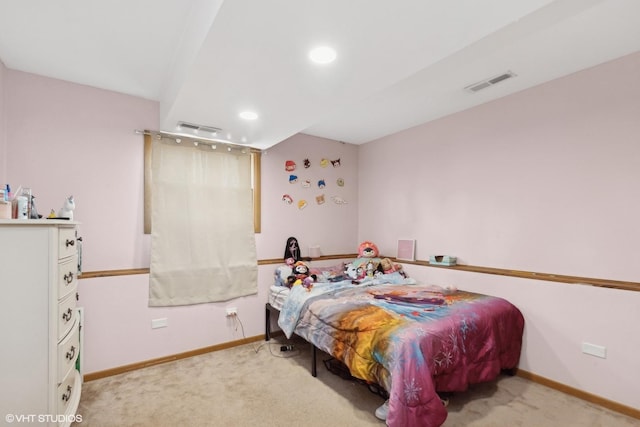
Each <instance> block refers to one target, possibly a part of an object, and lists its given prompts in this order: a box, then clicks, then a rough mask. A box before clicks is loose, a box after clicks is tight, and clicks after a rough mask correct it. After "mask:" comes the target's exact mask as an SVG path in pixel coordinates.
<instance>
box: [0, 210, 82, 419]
mask: <svg viewBox="0 0 640 427" xmlns="http://www.w3.org/2000/svg"><path fill="white" fill-rule="evenodd" d="M77 224H78V223H76V222H73V221H65V220H46V219H42V220H0V295H1V296H0V342H1V343H2V344H1V345H0V416H1V417H2V418H0V419H2V421H0V424H7V425H9V424H20V425H24V424H26V425H40V426H42V425H48V426H67V425H69V424H70V423H71V422H72V421H74V419H75V413H76V410H77V408H78V404H79V402H80V391H81V389H82V377H81V375H80V372H79V370H78V368H77V366H78V365H79V363H78V358H79V355H80V315H79V311H78V309H77V307H76V304H77V287H78V240H77V231H76V226H77Z"/></svg>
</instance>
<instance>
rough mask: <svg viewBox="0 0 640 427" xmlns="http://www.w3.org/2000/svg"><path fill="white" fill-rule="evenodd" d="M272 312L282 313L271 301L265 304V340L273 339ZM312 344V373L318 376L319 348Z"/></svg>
mask: <svg viewBox="0 0 640 427" xmlns="http://www.w3.org/2000/svg"><path fill="white" fill-rule="evenodd" d="M271 313H275V314H278V315H279V314H280V311H279V310H278V309H277V308H275V307H274V306H272V305H271V304H269V303H266V304H265V322H264V340H265V341H269V340H270V339H271ZM309 345H310V346H311V375H312V376H314V377H317V376H318V368H317V359H318V354H317V348H316V346H315V345H313V344H311V343H309Z"/></svg>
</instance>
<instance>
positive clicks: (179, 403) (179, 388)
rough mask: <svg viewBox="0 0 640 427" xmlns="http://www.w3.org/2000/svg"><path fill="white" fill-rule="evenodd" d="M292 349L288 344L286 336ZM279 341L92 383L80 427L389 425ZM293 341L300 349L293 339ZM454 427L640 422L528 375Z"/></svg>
mask: <svg viewBox="0 0 640 427" xmlns="http://www.w3.org/2000/svg"><path fill="white" fill-rule="evenodd" d="M280 341H282V342H284V338H282V337H281V338H280ZM282 342H279V341H278V339H277V338H276V340H271V341H270V343H269V344H267V343H265V342H264V341H261V342H256V343H253V344H247V345H243V346H239V347H235V348H232V349H228V350H223V351H217V352H213V353H208V354H205V355H201V356H196V357H192V358H188V359H182V360H178V361H175V362H170V363H165V364H162V365H156V366H152V367H149V368H145V369H140V370H137V371H133V372H128V373H125V374H120V375H116V376H112V377H108V378H103V379H99V380H95V381H90V382H86V383H84V386H83V387H84V388H83V394H82V399H81V401H80V408H79V410H78V413H79V414H81V415H82V423H79V424H74V425H76V426H78V427H88V426H96V427H103V426H104V427H109V426H167V427H168V426H172V427H173V426H278V427H281V426H296V427H297V426H305V427H306V426H312V427H313V426H332V427H333V426H345V427H346V426H349V427H353V426H377V427H382V426H384V422H383V421H380V420H378V419H377V418H375V416H374V415H373V413H374V411H375V409H376V408H377V407H378V406H379V405H380V404H382V403H383V399H382V397H380V396H379V395H376V394H373V393H372V392H371V391H369V389H368V388H367V387H366V386H364V385H362V384H360V383H357V382H352V381H349V380H344V379H342V378H340V377H338V376H336V375H334V374H332V373H330V372H329V371H327V370H326V368H325V366H324V365H323V364H322V360H323V359H325V358H327V357H328V356H326V355H325V354H324V353H321V352H319V353H318V356H319V358H318V376H317V377H316V378H314V377H312V376H311V374H310V360H311V359H310V358H311V351H310V349H309V346H308V344H307V343H305V342H304V341H301V340H300V341H297V340H293V344H294V345H295V350H294V351H291V352H281V351H280V344H282ZM289 342H290V341H289ZM448 411H449V417H448V419H447V421H446V422H445V424H444V426H447V427H457V426H460V427H463V426H464V427H480V426H482V427H485V426H486V427H489V426H496V427H498V426H504V427H516V426H523V427H542V426H544V427H547V426H557V427H571V426H575V427H584V426H591V427H617V426H620V427H627V426H628V427H631V426H639V425H640V421H639V420H636V419H634V418H630V417H626V416H624V415H621V414H618V413H615V412H612V411H609V410H606V409H603V408H600V407H598V406H595V405H592V404H590V403H587V402H584V401H582V400H580V399H577V398H574V397H571V396H568V395H565V394H563V393H560V392H557V391H555V390H552V389H549V388H547V387H544V386H541V385H539V384H535V383H532V382H530V381H528V380H525V379H522V378H520V377H508V376H503V377H500V378H499V379H498V380H497V381H495V382H491V383H486V384H481V385H476V386H473V387H472V388H471V389H470V390H469V391H467V392H465V393H460V394H456V395H453V396H452V397H451V399H450V404H449V407H448Z"/></svg>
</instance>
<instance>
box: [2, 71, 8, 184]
mask: <svg viewBox="0 0 640 427" xmlns="http://www.w3.org/2000/svg"><path fill="white" fill-rule="evenodd" d="M6 70H7V69H6V68H5V66H4V64H3V63H2V61H0V185H2V186H4V184H5V183H6V182H5V181H6V179H7V153H6V151H7V147H6V145H7V138H6V131H7V124H6V114H5V106H4V105H5V102H4V92H5V90H4V86H5V84H4V80H5V79H4V75H5V73H6Z"/></svg>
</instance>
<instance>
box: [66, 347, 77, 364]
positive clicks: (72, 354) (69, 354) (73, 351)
mask: <svg viewBox="0 0 640 427" xmlns="http://www.w3.org/2000/svg"><path fill="white" fill-rule="evenodd" d="M75 356H76V347H75V346H73V345H72V346H71V348H70V349H69V351H67V356H66V357H67V359H68V360H73V358H74V357H75Z"/></svg>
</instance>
